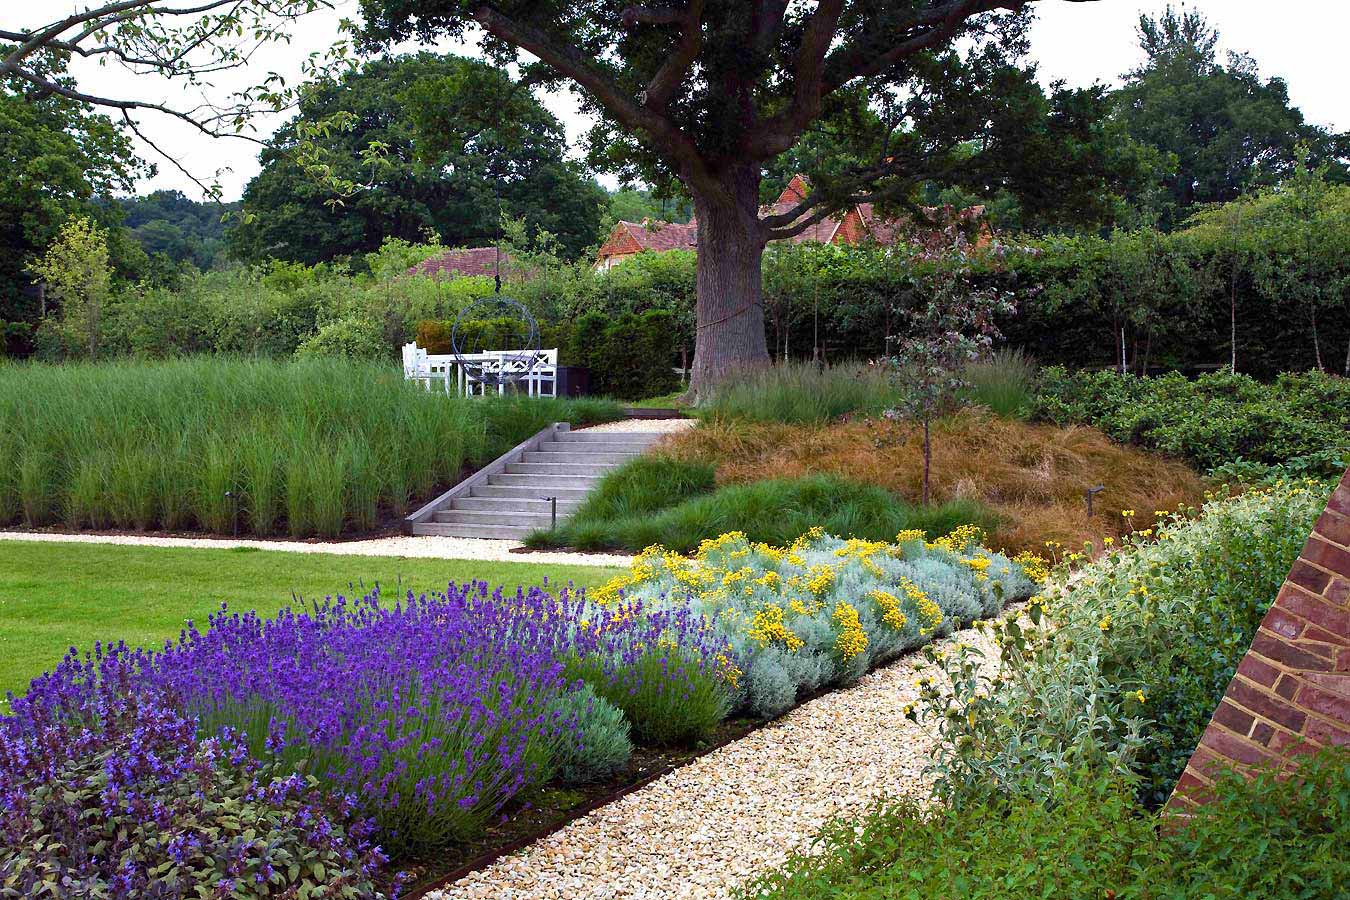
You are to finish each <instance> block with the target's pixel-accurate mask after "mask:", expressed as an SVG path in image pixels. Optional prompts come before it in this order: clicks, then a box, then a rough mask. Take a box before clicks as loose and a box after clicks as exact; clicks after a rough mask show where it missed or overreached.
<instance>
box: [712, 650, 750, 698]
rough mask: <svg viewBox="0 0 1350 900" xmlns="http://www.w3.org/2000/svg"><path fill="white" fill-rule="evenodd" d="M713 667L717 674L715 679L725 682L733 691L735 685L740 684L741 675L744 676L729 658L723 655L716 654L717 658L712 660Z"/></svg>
mask: <svg viewBox="0 0 1350 900" xmlns="http://www.w3.org/2000/svg"><path fill="white" fill-rule="evenodd" d="M713 665H714V667H715V671H716V672H717V677H718V678H721V679H722V680H723V681H725V682H726V683H727V684H728V685H730V686H731V687H732V689H733V690H734V689H735V687H736V685H737V684H739V683H740V680H741V675H742V674H744V673H743V672H741V669H740V667H739V666H737V665H736V664H735V663H734V662H732V661H731V657H729V656H727V655H726V654H725V653H719V654H717V658H716V659H715V660H713Z"/></svg>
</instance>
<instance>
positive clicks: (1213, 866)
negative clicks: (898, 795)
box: [742, 751, 1350, 900]
mask: <svg viewBox="0 0 1350 900" xmlns="http://www.w3.org/2000/svg"><path fill="white" fill-rule="evenodd" d="M1171 824H1172V827H1168V828H1162V829H1160V828H1159V823H1158V821H1157V818H1156V817H1155V816H1154V815H1152V814H1150V813H1149V812H1148V811H1146V810H1144V809H1142V808H1140V807H1138V806H1137V805H1136V804H1135V803H1134V802H1133V801H1132V798H1131V794H1130V790H1129V787H1128V785H1123V784H1119V783H1114V782H1112V781H1110V780H1104V779H1101V778H1094V777H1093V776H1091V775H1088V774H1084V773H1076V774H1074V775H1072V776H1070V777H1068V778H1066V780H1065V781H1064V782H1063V783H1061V784H1059V785H1058V786H1056V787H1055V789H1054V792H1053V798H1052V800H1051V802H1049V803H1039V802H1028V803H1018V804H1013V805H1008V804H1001V803H996V804H985V803H979V804H968V805H963V806H959V807H956V808H949V807H943V806H940V805H939V806H934V805H929V804H926V803H924V802H922V801H921V800H917V799H906V800H901V801H897V802H892V803H890V804H888V805H886V806H884V807H882V808H880V809H879V810H877V811H876V812H874V813H872V814H871V815H870V816H869V817H868V818H867V819H866V820H864V822H863V826H862V829H861V832H859V831H857V830H855V826H854V824H853V823H851V822H850V823H838V824H835V825H833V826H832V827H831V828H829V829H828V830H827V831H826V833H825V835H824V839H823V844H822V845H821V846H818V847H816V848H814V850H815V851H816V853H815V854H805V853H798V854H795V855H793V856H792V857H791V858H789V860H788V862H787V863H786V865H785V866H784V867H783V869H782V870H781V871H778V872H774V873H773V874H771V875H768V876H766V877H765V878H763V879H761V880H760V881H759V882H758V883H756V884H754V885H752V886H751V887H750V888H748V889H747V890H746V891H745V892H744V893H743V894H742V896H744V897H755V898H762V900H827V898H828V900H931V898H934V897H944V898H945V897H960V898H962V900H1006V898H1008V897H1043V898H1056V900H1058V898H1065V900H1067V898H1101V897H1103V896H1107V897H1113V898H1115V900H1164V898H1166V900H1240V898H1247V897H1279V898H1281V900H1286V898H1287V900H1331V898H1334V897H1337V896H1341V895H1342V892H1343V889H1344V886H1345V884H1346V883H1347V880H1350V856H1347V855H1346V854H1345V852H1344V851H1345V847H1346V842H1347V841H1350V757H1348V756H1347V754H1346V753H1345V752H1344V751H1341V752H1339V753H1334V752H1326V753H1323V754H1321V755H1319V756H1317V757H1313V758H1310V759H1308V760H1307V761H1305V762H1304V763H1303V764H1302V766H1301V767H1300V769H1299V772H1298V777H1297V778H1295V779H1291V780H1281V779H1279V778H1276V777H1274V776H1273V775H1272V774H1270V773H1266V774H1263V775H1261V776H1260V777H1259V778H1257V779H1255V780H1253V781H1251V782H1244V781H1241V780H1239V779H1232V780H1228V781H1225V782H1224V783H1223V784H1222V786H1221V787H1220V789H1219V791H1218V796H1217V798H1216V800H1215V802H1214V803H1212V804H1211V805H1209V806H1207V807H1205V808H1202V809H1201V810H1199V812H1197V814H1196V815H1195V817H1194V818H1192V819H1191V820H1190V821H1189V822H1186V823H1184V824H1183V823H1171ZM822 851H823V852H822Z"/></svg>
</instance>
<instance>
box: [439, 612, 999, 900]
mask: <svg viewBox="0 0 1350 900" xmlns="http://www.w3.org/2000/svg"><path fill="white" fill-rule="evenodd" d="M950 640H952V641H956V640H962V641H965V642H966V643H968V644H972V645H975V646H978V647H980V648H981V649H982V650H983V651H984V652H985V654H986V658H987V663H986V664H987V665H988V666H990V667H991V668H992V666H993V665H994V664H995V663H994V661H995V660H997V658H998V654H997V651H996V650H995V649H994V646H993V643H992V641H991V640H990V638H989V637H988V636H987V634H986V633H984V632H980V631H976V630H974V629H971V630H967V631H964V632H960V633H958V634H957V635H955V636H953V638H951V639H950ZM926 666H927V663H926V660H925V659H924V658H923V657H922V656H920V655H918V654H914V655H912V656H910V657H907V658H906V659H903V660H900V661H898V662H896V663H894V664H893V665H891V666H888V667H887V668H884V669H881V670H879V671H876V672H872V673H871V674H869V675H867V676H865V677H864V678H863V679H862V681H861V682H859V683H858V684H857V685H855V686H853V687H851V688H848V689H846V690H839V691H834V692H832V693H830V694H826V695H825V696H823V697H820V698H817V699H816V700H813V701H811V702H810V703H806V704H803V705H802V706H800V707H798V708H797V709H795V710H793V711H792V712H790V713H788V714H787V715H786V716H784V717H783V718H782V719H779V720H778V721H775V722H773V723H771V724H769V725H766V726H765V727H763V728H760V729H759V730H757V731H754V732H752V733H751V734H749V735H747V736H746V737H744V738H742V739H741V740H739V741H736V742H735V743H732V744H728V745H727V746H725V747H722V748H720V749H718V750H716V751H714V752H712V753H710V754H708V755H706V756H703V757H700V758H699V759H697V760H694V761H693V762H691V763H690V764H688V765H686V766H684V767H682V768H680V769H677V770H675V771H674V772H671V773H670V774H668V775H666V776H664V777H662V778H660V779H658V780H657V781H655V782H653V783H652V784H650V785H648V786H647V787H645V788H643V789H642V790H640V791H635V792H634V793H631V794H628V795H626V796H624V797H621V798H620V799H619V800H617V801H615V802H614V803H611V804H609V805H607V806H604V807H601V808H600V809H598V810H596V811H594V812H592V813H591V814H589V815H587V816H585V817H583V818H580V819H578V820H576V821H575V822H572V823H571V824H569V825H567V826H566V827H565V828H563V829H561V830H559V831H557V832H555V833H554V834H552V835H550V836H549V837H546V838H544V839H542V840H540V841H537V842H535V843H534V844H532V845H530V846H529V847H527V848H525V849H524V850H522V851H520V852H519V853H516V854H514V855H512V856H509V857H504V858H502V859H499V860H497V862H495V863H493V864H492V865H491V866H488V867H487V868H485V869H483V870H481V871H478V872H475V873H472V874H470V875H468V876H466V877H464V878H462V879H460V880H459V881H457V882H455V883H454V884H452V885H449V886H447V887H446V888H444V889H442V890H439V891H435V892H432V893H431V894H428V895H427V896H428V897H429V898H432V900H486V898H492V900H636V898H642V900H649V898H651V900H655V898H661V900H667V898H669V900H713V898H716V900H721V898H726V897H730V896H731V893H732V891H733V890H735V889H736V887H737V886H739V885H742V884H744V883H745V882H747V881H749V880H750V879H752V878H754V877H755V876H756V875H758V874H760V873H762V872H765V871H767V870H769V869H772V868H773V867H775V866H777V865H779V864H781V863H782V862H783V860H785V859H786V858H787V855H788V853H789V852H791V851H793V850H803V849H806V848H808V847H809V846H810V844H811V842H812V840H813V838H814V837H815V835H816V834H817V833H818V832H819V830H820V828H821V826H823V825H824V824H826V823H827V822H829V821H830V820H832V819H835V818H840V817H845V818H852V817H856V816H858V815H860V814H861V813H863V812H865V811H866V810H867V809H868V807H869V806H870V805H871V804H872V803H873V801H875V800H876V799H878V798H879V797H882V796H890V797H895V796H900V795H904V794H908V795H914V796H926V795H927V794H928V792H929V790H930V787H931V780H930V779H928V778H925V777H924V775H923V769H924V767H925V766H926V765H927V764H928V762H929V759H930V753H931V751H932V747H933V739H932V737H931V736H930V735H929V734H928V732H927V731H925V730H924V729H922V728H920V727H919V726H918V725H915V724H914V723H912V722H910V721H908V720H907V719H905V717H904V715H903V713H902V711H901V710H902V708H903V707H904V705H905V704H906V703H908V702H910V701H912V700H915V699H916V698H917V696H918V689H917V688H916V687H915V684H914V682H915V680H916V678H917V677H918V676H919V674H920V672H921V671H922V670H923V669H924V668H926ZM939 683H942V682H941V680H939Z"/></svg>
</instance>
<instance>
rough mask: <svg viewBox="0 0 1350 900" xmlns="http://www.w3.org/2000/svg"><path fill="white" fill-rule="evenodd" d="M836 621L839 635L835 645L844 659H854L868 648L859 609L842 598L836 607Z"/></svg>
mask: <svg viewBox="0 0 1350 900" xmlns="http://www.w3.org/2000/svg"><path fill="white" fill-rule="evenodd" d="M834 621H835V622H837V623H838V624H839V636H838V637H836V638H835V639H834V646H835V649H837V650H838V651H839V652H840V653H841V654H843V657H844V659H846V660H849V659H852V658H853V657H855V656H857V655H858V654H859V653H862V652H863V651H864V650H866V649H867V634H866V632H864V631H863V629H862V623H861V622H860V621H859V620H858V610H856V609H855V608H854V607H853V606H852V605H850V604H849V603H846V602H845V601H843V600H840V601H839V602H838V603H837V604H835V607H834Z"/></svg>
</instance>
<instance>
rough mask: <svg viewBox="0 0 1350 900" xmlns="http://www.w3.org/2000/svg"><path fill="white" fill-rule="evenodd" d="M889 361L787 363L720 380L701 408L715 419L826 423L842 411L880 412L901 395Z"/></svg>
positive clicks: (704, 415) (700, 410)
mask: <svg viewBox="0 0 1350 900" xmlns="http://www.w3.org/2000/svg"><path fill="white" fill-rule="evenodd" d="M900 396H901V390H900V388H899V386H898V385H897V384H896V383H895V381H894V379H892V378H891V377H890V374H889V373H888V372H887V371H886V369H885V368H884V367H881V366H860V365H840V366H833V367H829V368H824V369H818V368H817V367H816V366H814V365H811V364H809V363H786V364H783V365H776V366H770V367H768V368H765V369H762V370H760V371H757V372H751V373H746V374H743V375H739V376H737V377H736V378H731V379H727V380H726V381H723V382H721V383H719V384H717V385H716V386H715V387H714V388H713V391H712V394H711V396H710V397H709V398H708V401H707V402H706V403H704V404H703V405H702V406H700V407H699V409H698V414H699V416H700V417H702V418H704V419H709V420H739V421H744V422H785V423H787V424H790V425H821V424H824V423H826V422H830V421H832V420H834V419H837V418H839V417H840V416H844V415H849V414H856V415H866V416H878V415H880V414H881V413H883V412H885V411H886V410H887V409H890V408H891V407H893V406H895V405H896V404H897V403H898V402H899V401H900Z"/></svg>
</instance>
